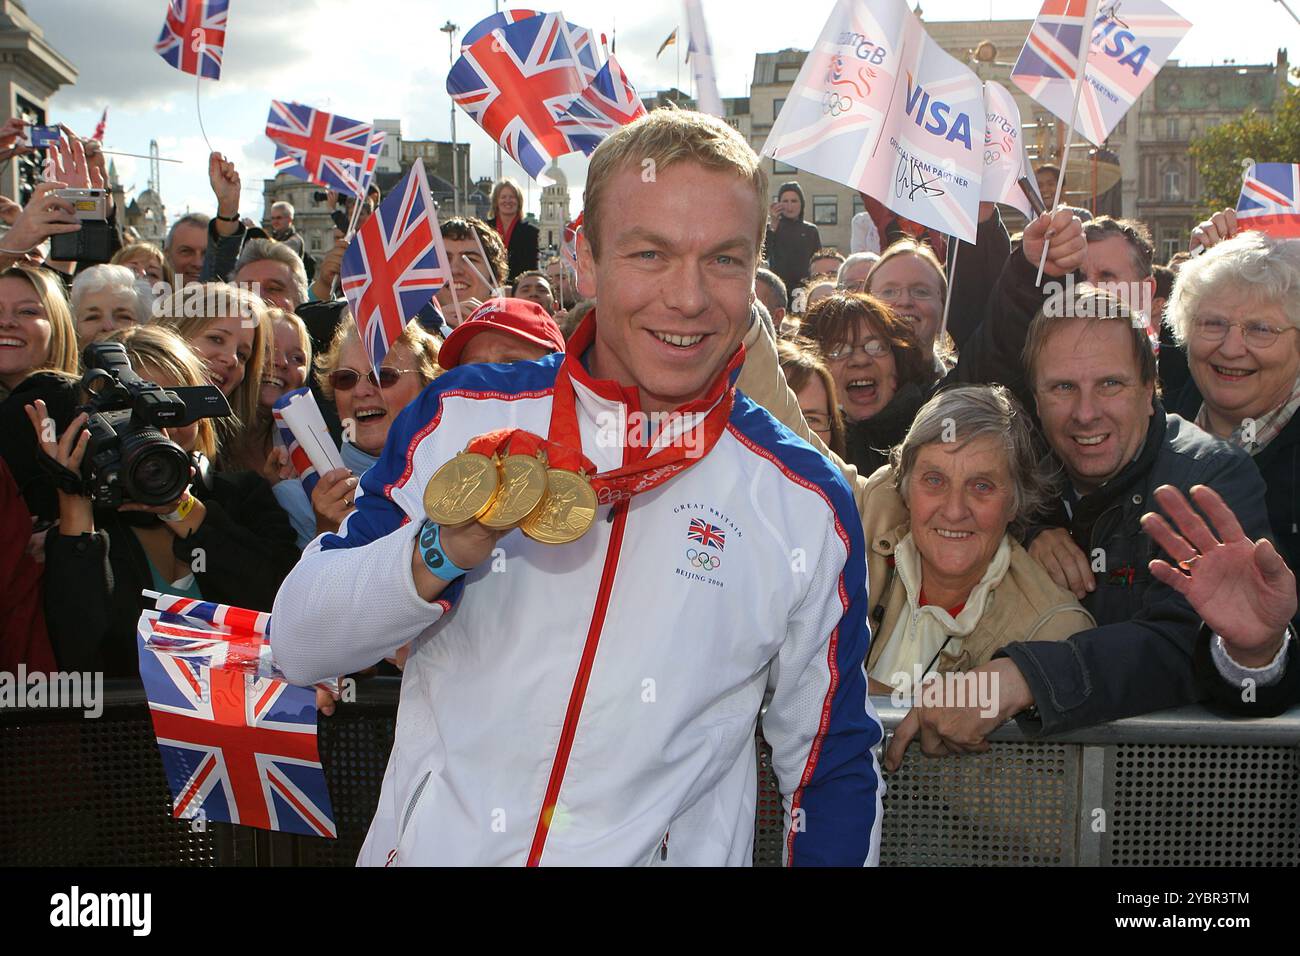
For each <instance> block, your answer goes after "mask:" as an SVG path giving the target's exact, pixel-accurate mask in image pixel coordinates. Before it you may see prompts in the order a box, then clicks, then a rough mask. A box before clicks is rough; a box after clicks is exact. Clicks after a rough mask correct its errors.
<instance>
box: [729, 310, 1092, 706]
mask: <svg viewBox="0 0 1300 956" xmlns="http://www.w3.org/2000/svg"><path fill="white" fill-rule="evenodd" d="M744 345H745V349H746V356H745V365H744V367H743V369H742V370H741V374H740V378H739V380H738V382H737V387H739V388H740V390H741V391H743V392H744V393H745V394H746V395H748V396H749V397H750V398H752V399H753V400H754V401H756V402H758V403H759V404H760V405H762V406H763V407H764V408H766V409H767V410H768V411H770V412H771V413H772V414H773V415H774V416H775V417H776V418H777V419H778V420H779V421H781V422H782V423H783V424H784V425H786V426H787V427H789V428H790V429H791V430H792V431H794V432H795V433H796V434H797V435H799V436H800V437H801V438H803V439H804V440H805V441H807V442H809V443H810V444H811V445H813V447H815V448H817V449H818V450H819V451H821V452H822V453H823V454H826V455H828V456H829V457H831V459H832V460H833V461H834V462H835V463H836V465H838V466H839V467H840V469H841V470H842V471H843V472H844V477H845V479H846V480H847V481H848V483H849V487H850V488H851V489H852V490H853V492H854V498H855V500H856V502H857V505H858V511H859V513H860V514H861V516H862V522H863V528H864V532H865V537H866V541H867V546H868V558H867V563H868V568H867V570H868V579H867V580H868V584H869V589H870V594H871V599H872V608H873V610H872V614H871V627H872V641H871V650H870V652H869V656H868V660H867V662H866V666H867V671H868V674H869V675H870V676H871V678H872V679H871V681H870V686H871V692H872V693H890V692H892V691H893V690H894V688H895V687H898V688H899V689H901V690H903V691H904V692H905V693H906V692H908V691H910V690H911V688H912V684H913V683H914V682H915V678H916V672H917V667H919V668H920V672H921V675H922V677H924V676H925V675H927V674H930V673H934V672H942V671H949V670H968V669H970V668H972V667H977V666H979V665H980V664H984V663H987V662H988V661H989V660H990V659H991V658H992V656H993V654H994V652H995V651H996V650H997V649H998V648H1000V647H1003V646H1004V645H1006V644H1010V643H1012V642H1014V641H1024V640H1030V639H1031V638H1032V639H1033V640H1038V641H1042V640H1063V639H1065V638H1067V637H1069V636H1070V635H1071V634H1074V633H1076V632H1078V631H1082V630H1084V629H1086V628H1089V627H1092V626H1093V621H1092V618H1091V617H1090V616H1089V615H1088V613H1087V612H1086V611H1084V610H1083V608H1082V607H1081V606H1080V605H1079V603H1078V602H1077V601H1076V600H1075V599H1074V596H1073V595H1072V594H1070V592H1068V591H1066V590H1065V589H1063V588H1061V587H1059V586H1058V585H1056V584H1055V583H1054V582H1053V581H1052V580H1051V578H1050V577H1048V575H1047V572H1046V571H1044V570H1043V569H1042V567H1041V566H1040V565H1039V564H1038V562H1036V561H1034V560H1033V559H1032V558H1030V557H1029V555H1028V553H1027V552H1026V551H1025V550H1024V548H1023V547H1021V545H1020V544H1019V542H1017V541H1016V540H1015V535H1014V532H1015V530H1016V529H1017V527H1018V526H1019V525H1020V524H1021V523H1022V522H1023V521H1024V520H1025V519H1026V518H1027V517H1028V516H1029V515H1030V514H1031V513H1032V511H1033V509H1034V508H1035V507H1036V506H1037V504H1038V503H1040V502H1041V501H1042V500H1043V498H1044V496H1045V494H1046V490H1047V489H1046V479H1045V478H1043V477H1042V476H1041V472H1040V467H1041V466H1040V464H1039V461H1038V459H1037V457H1036V455H1035V454H1034V452H1033V449H1032V445H1031V442H1030V437H1029V435H1030V433H1029V426H1028V422H1027V421H1026V418H1025V414H1024V412H1023V411H1022V410H1021V409H1020V408H1019V407H1018V406H1017V405H1016V403H1015V400H1014V399H1013V398H1012V397H1011V396H1010V394H1009V393H1008V392H1007V391H1006V390H1005V389H1002V388H1000V387H988V386H965V387H962V388H956V389H950V390H948V391H945V392H940V393H939V394H938V395H936V396H935V397H934V398H932V399H931V400H930V401H929V402H928V403H927V404H926V405H924V406H923V407H922V409H921V411H920V412H918V414H917V417H916V419H915V420H914V422H913V425H912V427H911V429H910V430H909V432H908V435H907V436H906V437H905V439H904V441H903V443H902V445H901V446H900V448H899V449H898V450H897V452H896V455H895V457H894V459H893V464H891V465H886V466H884V467H882V468H881V469H879V470H878V471H877V472H876V473H875V474H873V475H871V476H870V477H866V476H862V475H859V474H858V473H857V470H856V469H855V468H854V467H853V466H852V465H850V464H848V463H846V462H844V461H843V460H842V459H840V458H838V457H837V456H835V455H833V454H831V453H830V452H829V450H828V449H827V448H826V447H825V445H823V444H822V443H821V441H820V440H819V439H818V438H817V436H816V435H814V434H813V433H812V432H810V431H809V430H808V426H807V424H806V423H805V422H804V420H803V416H802V415H801V414H800V412H799V404H798V402H797V400H795V398H794V396H793V394H792V393H791V392H790V389H789V388H788V386H787V385H786V383H785V379H784V377H783V376H782V375H781V372H780V369H779V367H778V366H777V361H776V347H775V344H774V343H773V342H772V341H771V339H770V338H769V337H768V335H767V333H766V332H765V331H764V330H763V329H762V328H761V326H760V325H759V323H754V326H753V327H752V328H751V329H750V331H749V334H748V335H747V336H746V337H745V342H744ZM958 483H959V484H958ZM955 486H956V490H954V487H955ZM945 498H947V499H950V500H948V501H945ZM909 502H910V504H911V506H912V507H911V508H910V509H909V507H908V505H909ZM940 542H942V543H940ZM900 549H901V551H900ZM954 612H955V613H954ZM923 658H924V659H923ZM899 675H901V676H899ZM896 676H898V677H899V679H898V680H894V678H895V677H896ZM904 678H905V679H904Z"/></svg>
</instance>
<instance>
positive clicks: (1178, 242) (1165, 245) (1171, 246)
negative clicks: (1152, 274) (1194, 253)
mask: <svg viewBox="0 0 1300 956" xmlns="http://www.w3.org/2000/svg"><path fill="white" fill-rule="evenodd" d="M1185 248H1187V247H1186V244H1185V243H1184V242H1183V240H1182V239H1180V238H1178V237H1177V236H1169V235H1166V236H1165V238H1164V239H1162V240H1161V241H1160V261H1161V262H1168V261H1169V260H1170V259H1172V258H1173V257H1174V256H1176V255H1177V254H1178V253H1179V252H1182V251H1183V250H1184V249H1185Z"/></svg>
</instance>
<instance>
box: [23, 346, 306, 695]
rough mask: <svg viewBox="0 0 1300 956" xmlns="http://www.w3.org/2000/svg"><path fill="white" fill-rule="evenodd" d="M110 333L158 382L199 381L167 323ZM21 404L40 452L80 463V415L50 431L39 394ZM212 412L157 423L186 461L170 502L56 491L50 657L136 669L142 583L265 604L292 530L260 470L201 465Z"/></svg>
mask: <svg viewBox="0 0 1300 956" xmlns="http://www.w3.org/2000/svg"><path fill="white" fill-rule="evenodd" d="M108 341H117V342H120V343H121V344H122V345H123V346H124V347H125V348H126V353H127V357H128V359H129V360H130V362H131V366H132V368H133V369H134V371H135V372H136V373H137V374H138V375H139V376H140V377H141V378H143V379H145V380H146V381H151V382H154V383H155V384H157V385H161V386H163V387H164V388H180V387H185V386H194V385H205V384H207V372H206V370H205V369H204V367H203V364H202V362H201V361H200V359H199V358H198V356H196V355H195V354H194V352H193V351H192V350H191V348H189V347H188V346H187V344H186V342H185V340H184V339H182V338H181V337H180V336H179V335H177V334H176V333H175V332H173V331H171V330H170V329H166V328H162V327H159V326H135V327H133V328H129V329H125V330H122V331H119V332H115V333H114V334H113V335H112V336H110V337H109V340H108ZM26 412H27V416H28V418H29V420H30V421H31V423H32V427H33V428H34V429H35V432H36V441H37V443H38V445H39V447H40V449H41V451H42V452H43V453H44V454H46V455H48V456H49V457H50V458H53V459H54V460H55V461H56V462H58V463H59V464H60V465H62V466H63V467H64V468H67V469H69V470H71V471H74V472H75V471H79V470H80V468H81V463H82V459H83V457H84V455H85V452H86V445H87V433H86V431H85V423H86V416H85V414H84V413H82V414H78V415H77V416H76V417H74V418H73V419H72V422H71V424H70V425H69V426H68V427H67V428H65V429H63V430H62V432H61V433H60V434H59V436H58V439H57V441H56V440H55V439H54V437H53V436H52V435H51V434H49V432H48V431H47V429H46V428H45V427H44V423H45V421H46V419H47V416H48V409H47V407H46V405H45V403H44V402H43V401H41V400H40V399H37V400H36V402H35V403H34V404H31V405H28V406H26ZM215 421H216V420H214V419H200V420H199V421H197V422H195V423H193V424H190V425H185V426H181V427H178V428H167V429H164V430H163V433H164V435H166V437H167V438H168V439H170V440H171V441H172V442H174V443H175V444H176V445H178V446H180V448H181V450H182V451H183V452H185V453H186V454H188V455H189V456H190V458H191V462H192V477H191V484H190V486H189V487H188V488H186V489H185V490H184V491H182V492H181V494H180V496H179V497H177V498H176V499H175V500H173V501H170V502H166V503H164V504H161V505H155V504H147V503H142V502H133V501H127V502H125V503H122V504H120V505H118V506H117V507H112V506H109V505H106V504H103V503H100V502H95V501H92V500H91V499H90V498H89V497H86V496H85V495H84V494H81V493H75V492H70V491H67V490H64V489H62V488H61V489H60V490H59V492H58V514H59V523H58V527H57V529H56V530H52V531H50V533H49V534H48V535H47V537H46V540H45V589H46V590H45V594H46V600H45V615H46V623H47V626H48V629H49V635H50V642H51V644H52V646H53V648H54V652H55V656H56V657H57V658H58V662H59V666H60V667H62V668H64V669H67V670H98V671H103V672H104V673H105V674H106V675H107V676H109V677H129V676H134V675H135V674H136V673H138V664H137V657H136V644H135V626H136V621H137V619H138V618H139V616H140V609H141V599H140V592H141V590H142V589H145V588H149V589H152V590H158V591H165V592H168V593H171V594H180V595H184V596H188V597H194V598H201V599H203V600H208V601H217V602H219V603H222V604H233V605H237V606H239V607H246V608H253V609H257V610H270V608H271V605H272V603H273V602H274V600H275V592H276V590H277V589H278V588H279V585H280V582H281V581H282V580H283V579H284V577H285V575H286V574H288V573H289V570H290V568H292V567H293V564H294V562H295V561H296V560H297V553H298V552H297V549H296V548H295V547H294V540H293V529H292V528H291V527H290V524H289V519H288V517H287V516H286V515H285V513H284V512H283V511H282V510H281V509H280V507H279V506H278V505H277V504H276V502H275V498H274V496H273V495H272V494H271V489H270V487H269V486H268V485H267V483H266V482H265V481H264V480H263V479H262V477H261V476H260V475H258V474H256V473H254V472H248V471H240V472H224V473H217V472H214V471H212V470H210V469H209V468H208V467H207V460H208V459H209V458H211V457H212V456H213V455H215V454H216V452H217V450H218V442H217V436H216V429H215V427H214V425H215ZM74 596H75V599H73V598H74Z"/></svg>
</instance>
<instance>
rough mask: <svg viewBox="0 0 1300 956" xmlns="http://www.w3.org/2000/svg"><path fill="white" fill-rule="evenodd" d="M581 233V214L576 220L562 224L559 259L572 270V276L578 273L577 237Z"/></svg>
mask: <svg viewBox="0 0 1300 956" xmlns="http://www.w3.org/2000/svg"><path fill="white" fill-rule="evenodd" d="M581 232H582V213H578V218H577V219H575V220H573V222H566V223H565V224H564V241H563V242H561V243H560V257H561V258H562V259H563V260H564V261H565V262H566V263H567V264H568V266H569V268H570V269H572V270H573V273H574V275H577V273H578V235H579V234H580V233H581Z"/></svg>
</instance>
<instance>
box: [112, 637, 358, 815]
mask: <svg viewBox="0 0 1300 956" xmlns="http://www.w3.org/2000/svg"><path fill="white" fill-rule="evenodd" d="M162 617H163V612H161V611H145V612H143V613H142V614H141V615H140V622H139V625H138V628H137V633H136V637H137V643H138V646H139V654H140V677H141V679H142V681H143V682H144V687H145V692H146V695H147V696H148V698H149V711H150V715H151V716H152V718H153V725H154V734H155V735H156V737H157V738H158V749H159V751H160V753H161V755H162V762H163V769H164V770H165V771H166V773H167V782H168V785H169V786H170V788H171V791H172V815H173V816H175V817H177V818H178V819H184V820H192V819H195V818H200V819H203V820H205V821H206V820H215V821H225V822H228V823H242V824H244V825H246V826H254V827H260V828H262V829H264V830H278V831H283V832H288V833H302V834H306V835H309V836H323V837H331V838H333V837H336V836H337V831H336V829H335V826H334V820H333V816H334V813H333V810H332V809H331V807H330V799H329V791H328V789H327V787H326V785H325V774H324V770H323V769H322V767H321V763H320V756H319V752H318V750H317V746H316V695H315V692H314V691H313V690H312V689H311V688H306V687H294V686H292V685H290V684H288V683H286V682H285V681H283V680H278V679H275V678H269V677H259V676H256V675H254V674H250V673H247V672H245V671H243V670H240V669H236V668H229V667H224V666H217V665H215V664H214V663H212V658H209V657H205V656H204V655H203V654H201V653H191V654H186V653H172V652H169V651H166V650H163V649H162V647H163V646H165V645H166V643H167V641H168V640H171V641H186V640H188V641H191V642H194V643H192V644H191V648H192V649H195V650H197V649H198V646H199V644H201V642H202V640H203V638H204V635H205V631H204V630H203V629H202V628H200V627H197V626H196V627H182V626H179V625H174V624H169V623H167V622H166V621H164V620H162ZM209 636H210V637H212V636H219V635H215V633H213V634H209ZM151 645H154V646H151ZM155 646H157V647H158V648H159V649H155ZM213 656H214V657H215V656H217V655H216V654H215V653H214V655H213Z"/></svg>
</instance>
